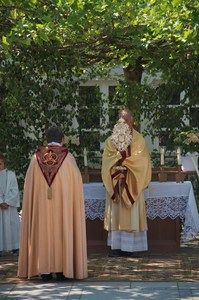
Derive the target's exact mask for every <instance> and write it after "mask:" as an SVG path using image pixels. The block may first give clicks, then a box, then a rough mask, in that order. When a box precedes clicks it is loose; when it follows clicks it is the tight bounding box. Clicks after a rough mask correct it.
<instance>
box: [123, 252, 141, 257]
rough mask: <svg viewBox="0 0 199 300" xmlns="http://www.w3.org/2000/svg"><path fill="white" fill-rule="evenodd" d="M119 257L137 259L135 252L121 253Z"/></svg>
mask: <svg viewBox="0 0 199 300" xmlns="http://www.w3.org/2000/svg"><path fill="white" fill-rule="evenodd" d="M121 256H123V257H138V253H137V252H129V251H121Z"/></svg>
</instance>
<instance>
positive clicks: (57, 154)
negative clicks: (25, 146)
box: [36, 145, 68, 199]
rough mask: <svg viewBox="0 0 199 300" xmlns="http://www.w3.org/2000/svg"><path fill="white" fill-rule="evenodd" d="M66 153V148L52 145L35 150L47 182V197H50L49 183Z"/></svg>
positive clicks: (50, 183)
mask: <svg viewBox="0 0 199 300" xmlns="http://www.w3.org/2000/svg"><path fill="white" fill-rule="evenodd" d="M67 154H68V149H67V148H65V147H62V146H54V145H53V146H41V147H40V148H39V149H38V150H37V151H36V158H37V161H38V164H39V166H40V169H41V171H42V173H43V175H44V177H45V179H46V182H47V183H48V199H52V188H51V185H52V182H53V180H54V178H55V176H56V174H57V172H58V171H59V168H60V167H61V165H62V162H63V161H64V159H65V157H66V156H67Z"/></svg>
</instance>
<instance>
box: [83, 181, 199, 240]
mask: <svg viewBox="0 0 199 300" xmlns="http://www.w3.org/2000/svg"><path fill="white" fill-rule="evenodd" d="M144 194H145V200H146V210H147V217H148V218H149V219H152V220H153V219H155V218H156V217H159V218H161V219H165V218H167V217H169V218H171V219H175V218H177V217H180V219H181V220H182V222H183V231H182V237H181V238H182V241H184V242H186V241H190V240H192V239H194V238H195V236H196V235H197V234H198V233H199V214H198V210H197V206H196V201H195V197H194V193H193V187H192V184H191V182H190V181H185V182H181V183H176V182H173V181H171V182H170V181H168V182H151V183H150V184H149V187H148V188H147V189H146V190H145V193H144ZM84 197H85V211H86V218H88V219H91V220H94V219H96V218H99V219H100V220H103V219H104V210H105V198H106V191H105V188H104V186H103V184H102V183H101V182H91V183H85V184H84Z"/></svg>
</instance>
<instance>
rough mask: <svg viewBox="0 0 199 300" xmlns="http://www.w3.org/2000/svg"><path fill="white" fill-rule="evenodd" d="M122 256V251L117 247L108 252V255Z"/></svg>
mask: <svg viewBox="0 0 199 300" xmlns="http://www.w3.org/2000/svg"><path fill="white" fill-rule="evenodd" d="M121 256H122V251H121V250H119V249H117V250H111V252H109V254H108V257H121Z"/></svg>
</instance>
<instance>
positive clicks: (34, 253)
mask: <svg viewBox="0 0 199 300" xmlns="http://www.w3.org/2000/svg"><path fill="white" fill-rule="evenodd" d="M63 136H64V135H63V133H62V131H61V130H60V129H59V128H57V127H51V128H49V129H48V130H47V133H46V138H47V142H48V145H47V146H41V147H39V148H38V149H37V151H36V153H35V154H34V155H33V157H32V159H31V162H30V165H29V168H28V170H27V174H26V178H25V183H24V196H23V207H22V230H21V241H20V253H19V267H18V276H19V277H23V278H24V277H25V278H31V277H32V276H38V275H41V277H42V279H43V280H45V281H47V280H51V279H52V278H53V277H56V278H57V280H60V279H63V280H64V279H66V278H76V279H83V278H86V277H87V247H86V227H85V210H84V196H83V184H82V178H81V173H80V171H79V168H78V167H77V164H76V161H75V159H74V157H73V155H72V154H71V153H70V152H69V151H68V149H67V148H66V147H64V146H63V144H62V142H63Z"/></svg>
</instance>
